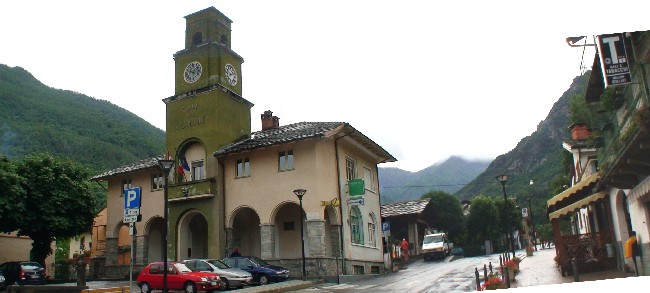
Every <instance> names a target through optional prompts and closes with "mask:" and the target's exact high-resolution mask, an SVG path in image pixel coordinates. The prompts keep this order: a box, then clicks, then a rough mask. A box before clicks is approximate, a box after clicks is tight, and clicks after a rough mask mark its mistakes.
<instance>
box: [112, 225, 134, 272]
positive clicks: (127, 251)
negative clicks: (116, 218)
mask: <svg viewBox="0 0 650 293" xmlns="http://www.w3.org/2000/svg"><path fill="white" fill-rule="evenodd" d="M113 235H117V264H118V265H128V264H130V263H131V235H129V225H128V224H124V223H122V222H121V221H120V222H119V223H118V225H117V226H116V227H115V230H114V234H113Z"/></svg>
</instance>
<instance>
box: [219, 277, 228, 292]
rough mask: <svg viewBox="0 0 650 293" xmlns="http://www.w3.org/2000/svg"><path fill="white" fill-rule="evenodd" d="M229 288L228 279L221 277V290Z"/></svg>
mask: <svg viewBox="0 0 650 293" xmlns="http://www.w3.org/2000/svg"><path fill="white" fill-rule="evenodd" d="M228 289H230V283H229V282H228V279H226V278H224V277H221V290H228Z"/></svg>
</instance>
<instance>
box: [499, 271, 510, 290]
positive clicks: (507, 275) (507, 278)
mask: <svg viewBox="0 0 650 293" xmlns="http://www.w3.org/2000/svg"><path fill="white" fill-rule="evenodd" d="M501 272H502V273H503V279H504V280H506V289H508V288H510V276H509V274H508V270H502V271H501Z"/></svg>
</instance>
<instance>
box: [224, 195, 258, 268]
mask: <svg viewBox="0 0 650 293" xmlns="http://www.w3.org/2000/svg"><path fill="white" fill-rule="evenodd" d="M230 227H232V228H231V229H232V233H231V235H232V236H231V239H229V241H230V245H229V246H230V247H231V248H238V249H239V252H240V253H241V254H242V255H249V256H256V257H261V253H262V252H261V245H262V241H261V235H260V217H259V216H258V214H257V212H255V210H253V209H252V208H249V207H242V208H239V209H237V210H235V211H234V212H233V216H231V221H230Z"/></svg>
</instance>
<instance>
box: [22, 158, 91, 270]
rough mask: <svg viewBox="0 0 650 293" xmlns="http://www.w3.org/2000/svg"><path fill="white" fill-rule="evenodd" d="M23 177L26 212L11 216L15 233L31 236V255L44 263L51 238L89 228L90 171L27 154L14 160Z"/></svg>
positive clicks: (49, 252) (73, 163)
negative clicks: (14, 225) (18, 159)
mask: <svg viewBox="0 0 650 293" xmlns="http://www.w3.org/2000/svg"><path fill="white" fill-rule="evenodd" d="M16 171H17V174H19V175H20V176H21V177H23V178H24V180H23V181H22V182H21V186H22V188H23V189H24V190H25V197H24V200H23V202H22V203H19V204H22V205H24V206H25V209H26V212H24V213H21V214H20V215H17V216H16V218H15V219H14V220H15V221H16V225H17V227H18V229H17V231H18V235H21V236H28V237H29V238H31V239H32V241H33V244H32V251H31V259H32V260H34V261H37V262H39V263H41V264H42V265H45V258H46V257H47V256H48V255H50V254H52V249H51V245H52V241H54V240H55V239H57V238H61V239H68V238H71V237H73V236H76V235H78V234H81V233H83V232H87V231H89V230H90V229H91V227H92V224H93V219H94V218H95V215H96V211H95V208H94V207H95V206H96V204H95V197H94V196H93V195H92V194H91V191H90V187H89V181H88V179H89V177H90V173H89V171H88V170H87V169H85V168H83V167H81V166H80V165H79V164H77V163H75V162H72V161H69V160H64V159H60V158H55V157H53V156H51V155H49V154H37V155H31V156H27V157H25V158H24V159H22V160H21V161H18V162H17V163H16Z"/></svg>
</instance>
